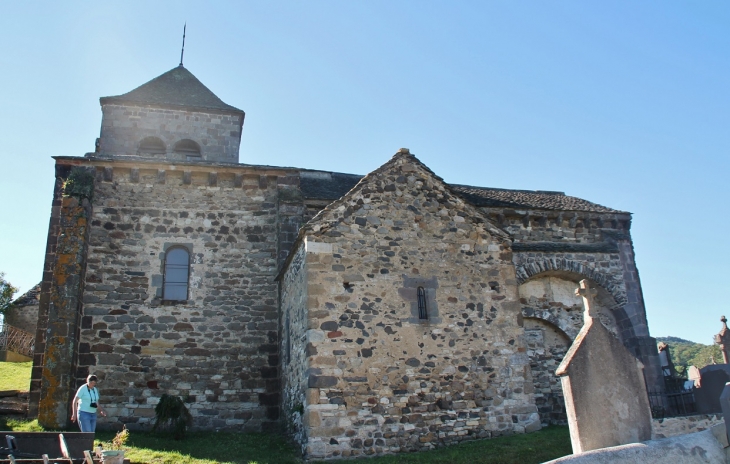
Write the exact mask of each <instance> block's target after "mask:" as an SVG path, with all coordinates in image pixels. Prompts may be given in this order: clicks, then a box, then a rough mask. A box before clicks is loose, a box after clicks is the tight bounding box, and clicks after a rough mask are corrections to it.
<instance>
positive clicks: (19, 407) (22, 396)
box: [0, 390, 28, 415]
mask: <svg viewBox="0 0 730 464" xmlns="http://www.w3.org/2000/svg"><path fill="white" fill-rule="evenodd" d="M11 391H13V390H11ZM14 392H15V395H14V396H9V395H0V415H25V414H27V413H28V392H18V391H14Z"/></svg>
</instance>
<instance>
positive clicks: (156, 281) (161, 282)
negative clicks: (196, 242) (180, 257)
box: [152, 243, 193, 306]
mask: <svg viewBox="0 0 730 464" xmlns="http://www.w3.org/2000/svg"><path fill="white" fill-rule="evenodd" d="M174 248H182V249H184V250H185V251H187V253H188V281H187V298H188V299H186V300H166V299H164V288H165V264H166V262H167V253H168V251H169V250H171V249H174ZM159 258H160V274H159V275H157V276H153V278H152V286H153V287H155V290H156V291H155V300H157V301H158V302H159V303H160V304H163V305H166V306H174V305H178V304H186V303H188V301H190V277H191V276H192V274H193V244H192V243H164V244H163V245H162V252H161V253H160V255H159Z"/></svg>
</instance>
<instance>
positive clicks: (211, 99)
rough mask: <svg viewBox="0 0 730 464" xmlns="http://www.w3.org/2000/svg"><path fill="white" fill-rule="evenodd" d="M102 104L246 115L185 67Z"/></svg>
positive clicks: (108, 98)
mask: <svg viewBox="0 0 730 464" xmlns="http://www.w3.org/2000/svg"><path fill="white" fill-rule="evenodd" d="M99 100H100V102H101V104H102V105H103V104H106V103H137V104H144V105H159V106H172V107H182V108H187V109H202V110H216V111H225V112H233V113H240V114H244V112H243V111H242V110H239V109H238V108H235V107H233V106H231V105H227V104H226V103H223V101H222V100H221V99H220V98H218V97H217V96H216V95H215V94H214V93H213V92H211V91H210V89H209V88H208V87H206V86H205V85H203V83H202V82H200V81H199V80H198V78H197V77H195V76H193V73H191V72H190V71H188V70H187V69H185V67H183V66H182V65H180V66H178V67H176V68H173V69H171V70H169V71H167V72H166V73H164V74H162V75H160V76H157V77H155V78H154V79H152V80H151V81H149V82H147V83H146V84H142V85H140V86H139V87H137V88H136V89H134V90H132V91H131V92H127V93H125V94H123V95H117V96H113V97H102V98H100V99H99Z"/></svg>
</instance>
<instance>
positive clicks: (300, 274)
mask: <svg viewBox="0 0 730 464" xmlns="http://www.w3.org/2000/svg"><path fill="white" fill-rule="evenodd" d="M294 253H295V255H294V256H293V259H292V260H291V262H290V263H289V266H288V267H287V270H286V272H285V274H284V276H283V278H282V283H281V321H282V324H281V327H282V336H281V347H280V351H279V352H280V357H281V378H282V408H283V411H282V417H283V419H284V420H285V426H286V429H287V433H288V434H289V436H291V437H292V438H293V439H294V441H295V442H297V443H298V444H299V445H300V446H302V451H304V450H305V446H306V443H307V428H306V427H308V426H316V425H317V424H316V420H317V419H319V417H318V416H317V415H316V413H314V414H312V413H311V412H309V413H307V417H305V415H304V404H305V403H306V394H307V369H308V368H309V362H308V359H307V357H308V353H309V352H311V347H308V346H307V342H306V336H307V329H308V317H307V316H308V314H307V268H306V266H305V257H306V251H305V244H304V243H301V244H300V245H299V247H298V249H297V250H296V251H295V252H294ZM317 401H319V398H317ZM309 416H313V417H314V420H309V419H308V417H309Z"/></svg>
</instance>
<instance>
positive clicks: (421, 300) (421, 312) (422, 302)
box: [418, 287, 428, 319]
mask: <svg viewBox="0 0 730 464" xmlns="http://www.w3.org/2000/svg"><path fill="white" fill-rule="evenodd" d="M418 318H419V319H428V308H427V307H426V290H424V288H423V287H418Z"/></svg>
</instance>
